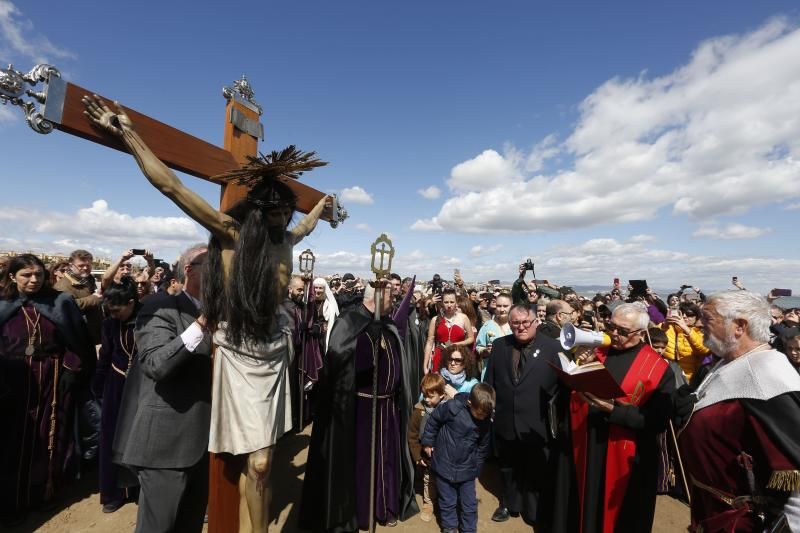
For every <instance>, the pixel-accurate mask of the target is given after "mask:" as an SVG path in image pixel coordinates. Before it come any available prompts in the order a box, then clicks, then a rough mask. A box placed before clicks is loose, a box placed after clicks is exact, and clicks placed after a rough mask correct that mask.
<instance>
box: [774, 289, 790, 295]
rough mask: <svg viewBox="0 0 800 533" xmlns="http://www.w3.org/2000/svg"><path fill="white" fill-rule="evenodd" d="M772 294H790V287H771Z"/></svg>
mask: <svg viewBox="0 0 800 533" xmlns="http://www.w3.org/2000/svg"><path fill="white" fill-rule="evenodd" d="M772 295H773V296H791V295H792V289H772Z"/></svg>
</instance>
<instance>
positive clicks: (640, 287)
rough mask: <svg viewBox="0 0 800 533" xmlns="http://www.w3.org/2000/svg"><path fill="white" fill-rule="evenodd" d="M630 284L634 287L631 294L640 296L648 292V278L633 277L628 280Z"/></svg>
mask: <svg viewBox="0 0 800 533" xmlns="http://www.w3.org/2000/svg"><path fill="white" fill-rule="evenodd" d="M628 285H630V286H631V287H632V289H631V294H630V295H631V296H633V297H634V298H635V297H638V296H644V295H645V294H647V280H646V279H631V280H628Z"/></svg>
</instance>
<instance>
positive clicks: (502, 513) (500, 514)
mask: <svg viewBox="0 0 800 533" xmlns="http://www.w3.org/2000/svg"><path fill="white" fill-rule="evenodd" d="M510 517H511V514H510V513H509V512H508V509H506V508H505V507H498V508H497V510H496V511H495V512H494V514H493V515H492V522H505V521H506V520H508V519H509V518H510Z"/></svg>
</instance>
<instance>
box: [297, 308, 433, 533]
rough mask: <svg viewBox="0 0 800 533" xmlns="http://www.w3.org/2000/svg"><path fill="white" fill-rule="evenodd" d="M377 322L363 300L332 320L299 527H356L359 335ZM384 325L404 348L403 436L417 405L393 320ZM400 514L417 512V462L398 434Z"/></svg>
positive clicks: (344, 528)
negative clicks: (356, 411) (356, 409)
mask: <svg viewBox="0 0 800 533" xmlns="http://www.w3.org/2000/svg"><path fill="white" fill-rule="evenodd" d="M372 323H373V317H372V314H371V313H370V312H369V310H367V309H366V308H365V307H364V306H363V305H361V306H358V307H356V308H353V309H351V310H350V311H349V312H347V313H345V314H344V315H341V316H340V317H339V319H338V320H336V322H334V325H333V330H332V331H331V337H330V344H329V346H328V353H327V360H326V364H325V365H324V366H323V367H322V371H321V372H320V380H319V383H318V384H317V394H318V395H319V396H318V404H317V411H316V414H315V417H314V427H313V430H312V433H311V445H310V446H309V449H308V463H307V464H306V472H305V480H304V482H303V499H302V502H301V503H300V527H302V528H304V529H308V530H314V531H320V530H325V531H336V532H338V531H355V530H357V529H358V526H357V517H356V486H355V485H356V457H355V449H356V445H355V438H356V420H355V400H356V380H355V377H356V375H355V374H356V372H355V354H356V343H357V340H358V337H359V336H360V335H361V334H362V333H364V332H365V331H366V330H367V327H368V326H370V324H372ZM381 325H382V328H383V329H384V330H385V331H387V332H388V333H389V334H391V335H393V336H394V337H395V338H396V341H397V346H400V347H401V366H402V375H401V379H402V384H401V392H400V396H399V398H398V404H399V405H398V407H399V410H400V412H399V415H400V435H401V437H402V436H404V435H406V431H407V428H408V419H409V416H410V413H411V409H412V407H413V404H414V399H413V398H412V394H411V391H412V389H411V386H410V372H409V361H408V359H407V356H406V354H405V350H404V349H402V346H403V342H402V340H401V338H400V335H399V333H398V331H397V328H396V327H395V326H394V324H393V323H392V322H391V321H390V320H388V319H387V318H384V320H383V321H382V324H381ZM400 447H401V449H400V452H401V456H400V507H399V509H400V513H399V515H400V516H399V519H400V520H406V519H408V518H410V517H411V516H413V515H415V514H416V513H418V512H419V509H418V507H417V502H416V498H415V494H414V463H413V461H412V459H411V452H410V450H409V447H408V439H405V438H401V439H400Z"/></svg>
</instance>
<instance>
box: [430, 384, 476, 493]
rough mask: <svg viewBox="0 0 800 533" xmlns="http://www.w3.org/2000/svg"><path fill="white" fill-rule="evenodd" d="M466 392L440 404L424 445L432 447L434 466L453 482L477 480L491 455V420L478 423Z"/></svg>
mask: <svg viewBox="0 0 800 533" xmlns="http://www.w3.org/2000/svg"><path fill="white" fill-rule="evenodd" d="M468 398H469V395H468V394H467V393H461V394H456V397H455V398H453V399H452V400H450V401H448V402H444V403H441V404H439V406H438V407H436V409H435V410H434V411H433V413H431V416H430V417H429V418H428V421H427V422H426V423H425V431H424V432H423V434H422V439H421V442H422V445H423V446H433V448H434V450H433V462H432V463H431V467H432V468H433V471H434V472H436V474H437V475H439V476H441V477H443V478H444V479H446V480H447V481H450V482H451V483H460V482H462V481H469V480H470V479H475V478H477V477H478V475H479V474H480V473H481V467H482V466H483V462H484V461H485V460H486V456H487V455H488V454H489V435H490V431H489V429H490V428H491V420H490V419H489V418H487V419H486V420H475V419H474V418H472V414H471V413H470V411H469V406H468V405H467V399H468Z"/></svg>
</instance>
